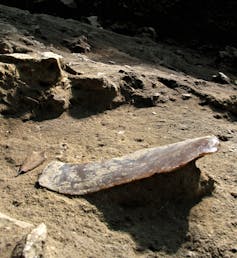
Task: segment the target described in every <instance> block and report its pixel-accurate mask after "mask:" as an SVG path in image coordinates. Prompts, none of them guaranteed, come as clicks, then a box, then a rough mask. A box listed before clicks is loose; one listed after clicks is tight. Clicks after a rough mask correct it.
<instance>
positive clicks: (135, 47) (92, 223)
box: [0, 6, 237, 258]
mask: <svg viewBox="0 0 237 258" xmlns="http://www.w3.org/2000/svg"><path fill="white" fill-rule="evenodd" d="M0 27H1V31H0V33H1V44H0V50H1V56H0V73H1V79H0V80H1V81H0V111H1V116H0V133H1V138H0V152H1V155H0V164H1V169H0V189H1V190H0V196H1V202H0V211H1V213H4V214H7V215H8V216H11V217H13V218H16V219H19V220H22V221H25V222H28V223H30V224H33V225H35V226H37V225H38V224H40V223H42V222H44V223H45V224H46V225H47V227H48V240H47V243H46V245H47V246H46V257H75V258H76V257H235V256H236V252H237V246H236V243H237V238H236V236H237V220H236V218H237V217H236V215H237V208H236V194H237V193H236V186H237V176H236V175H237V166H236V157H237V134H236V132H237V123H236V112H237V111H236V110H237V94H236V85H235V80H236V73H235V71H234V66H233V63H234V62H235V61H236V55H235V49H234V48H233V47H232V48H225V47H224V48H223V49H220V50H218V51H217V50H215V51H213V52H208V53H207V52H205V51H203V50H197V51H196V50H195V51H194V50H191V49H188V48H184V47H180V46H177V45H176V46H175V45H170V44H169V45H166V44H164V43H155V42H154V41H152V40H151V39H149V38H146V37H145V38H144V37H135V38H132V37H128V36H122V35H118V34H115V33H113V32H110V31H106V30H104V29H101V28H95V27H93V26H90V25H88V24H83V23H80V22H78V21H75V20H70V19H69V20H65V19H62V18H56V17H51V16H49V15H39V14H34V15H32V14H30V13H29V12H26V11H22V10H17V9H14V8H9V7H4V6H1V8H0ZM218 72H222V73H224V74H225V75H227V76H228V80H226V81H225V80H223V78H222V77H221V79H220V74H218ZM213 75H217V76H219V77H218V78H219V81H218V83H217V82H214V81H213ZM215 80H216V77H215ZM204 135H216V136H218V137H219V139H220V140H221V147H220V150H219V152H218V153H216V154H213V155H209V156H206V157H204V158H202V159H200V160H199V161H198V162H197V165H198V167H199V168H200V170H201V171H202V172H204V173H206V174H207V175H208V176H210V177H211V178H212V179H213V180H214V181H215V189H214V191H213V192H212V194H211V195H210V196H206V197H205V198H203V199H202V200H200V199H199V200H187V199H186V198H182V199H181V198H175V196H174V198H172V199H169V200H166V201H162V202H160V201H159V198H160V196H157V198H156V199H155V198H154V199H151V200H149V201H144V200H142V197H144V196H145V195H143V192H144V193H145V192H146V191H147V189H143V185H142V184H140V186H139V187H140V188H139V189H140V192H139V194H140V195H141V198H140V201H139V200H138V198H135V200H134V199H133V198H131V199H129V201H126V202H124V201H121V199H119V198H118V197H119V196H120V195H122V194H123V193H127V194H129V193H132V191H130V190H129V186H121V187H120V188H119V189H117V188H116V189H111V190H108V191H106V192H100V193H95V194H93V195H87V196H82V197H68V196H64V195H60V194H57V193H54V192H50V191H48V190H46V189H43V188H39V187H38V185H37V184H36V182H37V179H38V175H39V174H40V173H41V171H42V169H43V168H44V167H45V166H46V164H47V163H49V162H50V161H51V160H55V159H58V160H61V161H64V162H89V161H95V160H104V159H109V158H112V157H116V156H122V155H125V154H128V153H131V152H133V151H135V150H138V149H141V148H146V147H153V146H159V145H164V144H168V143H173V142H177V141H181V140H184V139H187V138H194V137H199V136H204ZM40 150H42V151H46V154H47V161H46V162H45V163H44V164H42V165H41V166H39V167H38V168H36V169H34V170H33V171H31V172H28V173H25V174H22V175H20V176H18V177H15V175H16V174H17V169H18V166H19V165H20V164H21V163H22V161H23V160H24V159H25V157H26V156H27V155H28V154H29V153H30V152H31V151H40ZM167 184H168V182H167ZM144 185H145V184H144ZM149 187H150V186H149ZM152 191H153V190H152ZM154 192H156V193H157V189H156V191H154ZM133 194H134V193H133ZM118 200H119V201H118ZM0 226H1V231H0V237H1V241H0V254H1V257H10V254H11V252H12V250H13V248H14V247H15V244H16V242H17V241H18V240H19V239H21V237H22V235H24V234H26V233H27V232H29V230H28V227H24V229H22V225H21V226H17V225H15V224H12V223H10V222H9V223H5V220H3V219H1V220H0ZM24 226H25V224H24Z"/></svg>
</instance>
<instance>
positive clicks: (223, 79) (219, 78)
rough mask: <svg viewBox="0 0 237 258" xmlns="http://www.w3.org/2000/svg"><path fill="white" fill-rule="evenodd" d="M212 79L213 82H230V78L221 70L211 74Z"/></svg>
mask: <svg viewBox="0 0 237 258" xmlns="http://www.w3.org/2000/svg"><path fill="white" fill-rule="evenodd" d="M212 80H213V81H214V82H217V83H221V84H229V83H231V79H230V78H229V77H228V76H227V75H225V74H224V73H222V72H219V73H218V74H217V75H213V76H212Z"/></svg>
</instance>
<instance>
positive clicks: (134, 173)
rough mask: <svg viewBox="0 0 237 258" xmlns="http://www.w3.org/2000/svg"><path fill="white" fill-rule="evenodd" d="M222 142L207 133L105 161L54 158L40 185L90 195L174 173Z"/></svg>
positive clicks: (43, 173) (41, 177) (70, 193)
mask: <svg viewBox="0 0 237 258" xmlns="http://www.w3.org/2000/svg"><path fill="white" fill-rule="evenodd" d="M218 145H219V140H218V139H217V138H216V137H215V136H206V137H201V138H195V139H189V140H185V141H182V142H178V143H174V144H169V145H166V146H162V147H156V148H148V149H142V150H139V151H136V152H134V153H132V154H129V155H126V156H123V157H119V158H113V159H111V160H108V161H102V162H92V163H84V164H70V163H63V162H59V161H53V162H51V163H50V164H49V165H48V166H47V167H46V168H45V169H44V170H43V172H42V174H41V176H40V177H39V184H40V185H41V186H43V187H46V188H48V189H50V190H53V191H55V192H59V193H63V194H69V195H83V194H88V193H92V192H96V191H99V190H102V189H106V188H110V187H113V186H116V185H121V184H125V183H129V182H132V181H134V180H140V179H143V178H147V177H150V176H152V175H154V174H158V173H169V172H172V171H174V170H177V169H179V168H181V167H184V166H186V165H187V164H188V163H190V162H191V161H193V160H196V159H198V158H200V157H202V156H204V155H206V154H209V153H213V152H216V151H217V150H218ZM187 176H188V175H187Z"/></svg>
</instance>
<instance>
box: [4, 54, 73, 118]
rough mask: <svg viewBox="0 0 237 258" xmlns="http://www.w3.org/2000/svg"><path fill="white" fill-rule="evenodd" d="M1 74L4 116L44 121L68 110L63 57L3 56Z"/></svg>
mask: <svg viewBox="0 0 237 258" xmlns="http://www.w3.org/2000/svg"><path fill="white" fill-rule="evenodd" d="M0 73H1V74H2V79H1V81H0V96H1V97H2V98H1V100H0V102H2V104H5V108H4V107H2V110H1V112H2V113H4V114H12V115H18V116H23V117H25V114H27V113H29V112H30V113H31V115H30V116H29V118H35V119H41V118H49V117H55V116H58V115H60V114H61V113H62V112H63V111H64V110H65V109H66V108H68V105H69V98H70V92H69V91H68V90H67V89H65V87H66V84H67V81H66V80H65V79H64V75H63V72H62V69H61V56H59V55H57V54H54V53H52V52H43V53H41V54H39V53H31V54H19V53H17V54H5V55H0ZM60 89H63V90H60ZM45 111H47V112H45Z"/></svg>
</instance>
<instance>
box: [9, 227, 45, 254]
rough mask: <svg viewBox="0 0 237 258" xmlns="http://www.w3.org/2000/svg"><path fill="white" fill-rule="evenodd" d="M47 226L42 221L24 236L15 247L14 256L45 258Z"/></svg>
mask: <svg viewBox="0 0 237 258" xmlns="http://www.w3.org/2000/svg"><path fill="white" fill-rule="evenodd" d="M46 238H47V227H46V225H45V224H44V223H41V224H40V225H39V226H38V227H36V228H35V229H33V230H32V231H31V232H30V233H29V234H28V235H27V236H26V237H24V238H23V239H22V240H21V241H20V242H19V243H18V244H17V245H16V246H15V248H14V250H13V252H12V256H11V257H12V258H21V257H24V258H43V257H45V255H44V253H45V242H46Z"/></svg>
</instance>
